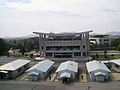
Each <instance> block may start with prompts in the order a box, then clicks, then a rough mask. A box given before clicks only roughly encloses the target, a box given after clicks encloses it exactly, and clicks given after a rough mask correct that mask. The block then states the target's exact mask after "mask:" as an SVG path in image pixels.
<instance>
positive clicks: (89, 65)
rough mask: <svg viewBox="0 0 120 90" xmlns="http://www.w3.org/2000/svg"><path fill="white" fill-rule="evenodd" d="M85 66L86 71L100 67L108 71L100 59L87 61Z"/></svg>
mask: <svg viewBox="0 0 120 90" xmlns="http://www.w3.org/2000/svg"><path fill="white" fill-rule="evenodd" d="M86 66H87V70H88V72H92V71H95V70H98V69H102V70H105V71H108V72H110V70H109V69H108V68H107V67H106V66H105V64H104V63H102V62H100V61H90V62H87V63H86Z"/></svg>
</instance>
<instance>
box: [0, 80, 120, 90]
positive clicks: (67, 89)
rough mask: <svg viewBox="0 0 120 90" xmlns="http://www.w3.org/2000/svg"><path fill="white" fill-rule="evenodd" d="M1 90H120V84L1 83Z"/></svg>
mask: <svg viewBox="0 0 120 90" xmlns="http://www.w3.org/2000/svg"><path fill="white" fill-rule="evenodd" d="M0 90H120V82H106V83H99V82H89V83H72V84H63V83H60V82H31V81H12V80H11V81H0Z"/></svg>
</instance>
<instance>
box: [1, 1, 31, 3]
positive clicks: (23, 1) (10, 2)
mask: <svg viewBox="0 0 120 90" xmlns="http://www.w3.org/2000/svg"><path fill="white" fill-rule="evenodd" d="M0 2H6V3H30V2H31V0H0Z"/></svg>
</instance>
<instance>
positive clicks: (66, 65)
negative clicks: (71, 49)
mask: <svg viewBox="0 0 120 90" xmlns="http://www.w3.org/2000/svg"><path fill="white" fill-rule="evenodd" d="M62 70H70V71H73V72H78V63H77V62H74V61H66V62H63V63H61V64H60V66H59V67H58V69H57V70H56V72H59V71H62Z"/></svg>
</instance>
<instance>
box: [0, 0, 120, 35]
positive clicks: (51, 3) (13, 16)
mask: <svg viewBox="0 0 120 90" xmlns="http://www.w3.org/2000/svg"><path fill="white" fill-rule="evenodd" d="M91 29H92V30H93V31H94V33H106V32H110V31H120V0H0V37H5V36H12V37H16V36H24V35H28V34H31V33H32V32H34V31H39V32H55V33H56V32H69V31H70V32H82V31H87V30H91Z"/></svg>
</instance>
